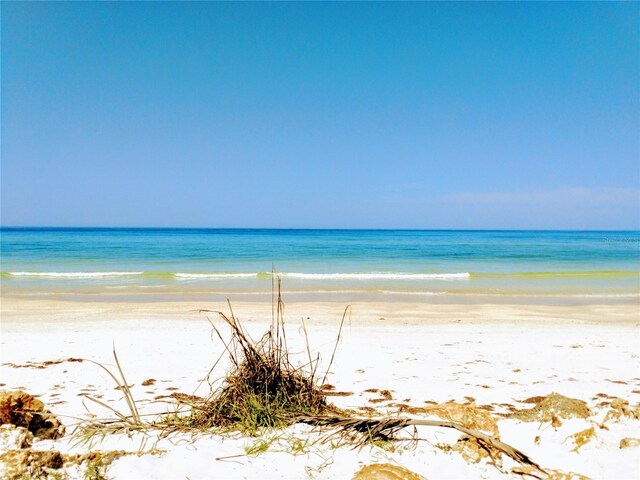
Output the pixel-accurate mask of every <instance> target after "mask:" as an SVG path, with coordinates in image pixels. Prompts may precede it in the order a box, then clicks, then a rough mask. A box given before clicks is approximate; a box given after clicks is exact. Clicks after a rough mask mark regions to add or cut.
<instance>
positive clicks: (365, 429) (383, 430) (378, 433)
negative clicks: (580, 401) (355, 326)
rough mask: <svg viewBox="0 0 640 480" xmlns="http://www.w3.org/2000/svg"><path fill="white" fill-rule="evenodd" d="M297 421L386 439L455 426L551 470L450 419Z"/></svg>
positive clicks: (520, 459)
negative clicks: (414, 429) (417, 428)
mask: <svg viewBox="0 0 640 480" xmlns="http://www.w3.org/2000/svg"><path fill="white" fill-rule="evenodd" d="M297 420H298V422H300V423H305V424H307V425H313V426H317V427H334V428H338V429H339V430H340V431H341V432H348V431H355V432H358V433H362V434H366V435H368V436H369V437H370V438H382V439H387V438H391V437H393V435H394V434H395V433H396V432H398V431H399V430H401V429H403V428H405V427H409V426H423V427H443V428H453V429H455V430H458V431H460V432H462V433H465V434H467V435H469V436H472V437H475V438H477V439H478V440H480V441H482V442H484V443H486V444H488V445H491V446H492V447H494V448H496V449H498V450H500V451H501V452H502V453H504V454H505V455H507V456H509V457H511V458H512V459H514V460H515V461H517V462H519V463H521V464H523V465H531V466H532V467H535V468H537V469H538V470H540V471H541V472H543V473H547V472H545V470H543V469H542V468H541V467H540V466H539V465H538V464H537V463H536V462H534V461H533V460H532V459H531V458H529V456H528V455H526V454H524V453H523V452H521V451H520V450H518V449H516V448H514V447H512V446H511V445H508V444H506V443H504V442H502V441H501V440H498V439H496V438H493V437H491V436H489V435H486V434H484V433H482V432H479V431H478V430H473V429H471V428H467V427H465V426H464V425H462V424H460V423H457V422H449V421H445V420H420V419H415V418H398V417H396V418H393V417H391V418H383V419H371V418H350V417H338V416H326V415H323V416H301V417H298V419H297Z"/></svg>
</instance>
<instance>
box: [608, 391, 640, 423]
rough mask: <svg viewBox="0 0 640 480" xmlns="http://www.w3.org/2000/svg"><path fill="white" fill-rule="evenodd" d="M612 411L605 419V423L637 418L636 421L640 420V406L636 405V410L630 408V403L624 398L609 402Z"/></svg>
mask: <svg viewBox="0 0 640 480" xmlns="http://www.w3.org/2000/svg"><path fill="white" fill-rule="evenodd" d="M609 407H610V410H609V411H608V412H607V414H606V415H605V417H604V420H603V421H602V422H603V423H607V422H608V421H611V420H620V419H621V418H624V417H626V418H632V419H633V418H635V419H636V420H640V404H638V405H636V407H635V408H633V409H632V408H631V407H630V406H629V401H628V400H625V399H623V398H617V397H616V398H614V399H613V400H611V402H609Z"/></svg>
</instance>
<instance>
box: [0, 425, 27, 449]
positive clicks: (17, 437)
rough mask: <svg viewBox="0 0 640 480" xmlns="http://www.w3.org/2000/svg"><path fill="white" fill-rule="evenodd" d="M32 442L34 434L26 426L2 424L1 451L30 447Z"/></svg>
mask: <svg viewBox="0 0 640 480" xmlns="http://www.w3.org/2000/svg"><path fill="white" fill-rule="evenodd" d="M32 442H33V434H32V433H31V432H30V431H29V430H27V429H26V428H24V427H16V426H15V425H12V424H10V423H7V424H5V425H2V426H0V451H6V450H19V449H21V448H29V447H30V446H31V443H32Z"/></svg>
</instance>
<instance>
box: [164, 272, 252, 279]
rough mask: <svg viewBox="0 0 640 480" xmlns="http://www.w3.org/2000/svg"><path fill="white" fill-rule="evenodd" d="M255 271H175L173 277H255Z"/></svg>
mask: <svg viewBox="0 0 640 480" xmlns="http://www.w3.org/2000/svg"><path fill="white" fill-rule="evenodd" d="M257 276H258V274H257V273H176V274H175V277H176V278H178V279H183V280H193V279H198V278H255V277H257Z"/></svg>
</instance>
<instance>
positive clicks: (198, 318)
mask: <svg viewBox="0 0 640 480" xmlns="http://www.w3.org/2000/svg"><path fill="white" fill-rule="evenodd" d="M285 300H286V299H285ZM344 307H345V306H344V305H342V304H338V303H297V304H287V305H286V308H285V320H286V322H287V327H288V330H287V331H288V333H287V335H288V337H287V338H288V342H289V349H290V350H291V352H292V358H293V359H294V361H296V359H299V361H300V363H304V362H305V359H306V358H307V353H306V351H305V347H304V336H303V333H302V329H301V319H302V318H304V319H305V323H306V325H307V329H308V333H309V340H310V344H311V348H312V349H313V350H314V351H317V352H319V353H320V355H321V364H320V365H321V369H322V368H327V366H328V363H329V359H330V357H331V353H332V350H333V348H334V344H335V339H336V335H337V332H338V326H339V322H340V318H341V316H342V312H343V309H344ZM198 308H208V309H213V310H216V309H222V310H226V308H227V307H226V305H224V304H221V303H218V304H202V303H198V304H195V303H194V302H157V303H142V302H141V303H110V302H94V303H89V302H79V301H77V302H63V301H58V300H33V299H25V298H9V297H4V298H3V299H2V312H1V315H2V317H1V318H2V338H1V344H0V347H1V363H2V365H1V366H0V372H1V381H0V383H2V385H1V388H2V390H16V389H21V390H24V391H26V392H28V393H30V394H32V395H35V396H36V397H37V398H39V399H40V400H42V401H43V402H44V403H45V406H46V408H48V409H50V410H51V411H52V412H53V413H54V414H55V415H58V416H59V418H60V419H61V420H62V422H63V423H64V424H65V425H66V426H67V434H66V435H65V436H64V437H63V438H61V439H58V440H37V439H36V440H34V445H33V448H34V449H38V450H50V449H55V450H58V451H60V452H62V453H67V454H68V453H83V452H87V451H89V450H90V449H92V450H94V451H95V450H102V451H109V450H124V451H127V452H138V453H140V452H149V453H146V454H145V453H142V454H140V455H129V456H122V457H120V458H117V459H115V460H114V461H113V462H112V463H111V464H110V465H109V467H108V469H107V475H108V478H114V479H152V478H153V479H160V478H162V479H177V478H189V479H200V478H203V479H204V478H220V479H222V478H225V479H226V478H256V479H262V478H282V479H285V478H287V479H289V478H291V479H293V478H296V479H297V478H345V479H347V478H353V476H354V474H355V473H356V472H357V471H358V470H360V469H361V468H362V467H363V466H365V465H369V464H376V463H384V464H393V465H399V466H402V467H404V468H406V469H409V470H410V471H412V472H414V473H415V474H417V475H421V476H423V477H425V478H428V479H430V480H434V479H449V478H461V479H469V478H483V479H484V478H487V479H493V478H496V479H499V478H536V477H534V476H525V477H522V476H521V475H520V474H519V473H517V472H519V471H521V470H518V468H519V467H518V464H517V463H516V462H514V461H512V460H511V459H509V458H508V457H506V456H504V455H503V456H502V461H501V462H498V463H497V464H494V462H492V461H491V458H490V457H487V458H482V459H480V460H479V461H478V462H477V463H474V461H473V460H470V459H469V458H464V457H463V456H462V455H461V454H460V452H459V451H457V450H455V449H453V450H452V449H451V448H450V446H453V445H454V444H455V443H456V441H457V440H458V438H459V437H461V434H460V432H458V431H455V430H452V429H446V428H435V427H418V430H417V437H418V438H419V440H418V441H417V443H410V442H389V444H388V445H375V446H374V445H367V446H364V447H362V448H358V449H353V448H352V447H351V446H341V447H337V448H336V447H335V445H331V443H330V442H324V443H323V442H321V441H320V440H321V437H322V435H321V434H319V433H317V432H316V431H315V430H313V429H312V428H311V427H309V426H304V425H296V426H293V427H290V428H287V429H285V430H283V431H280V432H268V433H266V434H265V435H264V436H263V437H260V438H251V437H248V436H242V435H239V434H230V435H219V434H214V435H210V434H203V435H199V436H197V437H192V436H191V435H187V434H185V435H174V436H171V437H169V438H164V439H159V438H158V435H157V434H155V433H153V432H149V434H148V435H147V436H143V435H141V434H132V435H131V436H130V437H127V436H126V435H117V436H107V437H106V438H105V439H104V440H102V441H97V440H98V439H95V440H96V444H95V445H92V446H88V445H78V444H77V443H78V438H77V437H75V436H74V434H73V426H74V424H76V423H78V421H79V420H82V419H88V418H90V417H91V415H97V416H98V417H109V416H111V417H113V413H111V412H109V411H108V410H107V409H105V408H103V407H101V406H100V405H98V404H96V403H93V402H90V401H88V400H87V399H85V398H84V397H82V396H81V395H82V394H89V395H92V396H95V397H97V398H99V399H100V401H102V402H105V403H107V404H108V405H110V406H113V407H114V408H116V409H118V410H122V411H126V405H125V403H124V401H123V399H122V394H121V392H120V391H119V390H116V389H115V388H114V387H115V384H114V383H113V380H111V379H110V378H109V376H108V375H107V374H106V373H105V372H104V371H102V370H101V369H100V368H99V367H98V366H96V365H95V364H93V363H91V362H87V361H82V362H80V361H76V359H88V360H93V361H95V362H100V363H103V364H106V365H107V366H109V367H112V366H113V356H112V348H113V347H114V346H115V348H116V350H117V353H118V357H119V359H120V362H121V364H122V367H123V370H124V372H125V374H126V377H127V381H128V382H129V383H130V384H131V385H132V387H131V390H132V393H133V395H134V397H135V399H136V401H137V403H138V406H139V408H140V410H141V413H143V414H155V413H161V412H166V411H167V410H170V409H171V408H172V407H171V404H167V403H164V401H173V400H174V398H175V397H176V395H175V394H188V395H200V396H206V395H207V394H208V393H209V385H208V384H207V383H206V382H202V380H203V379H204V378H205V376H206V375H207V373H208V372H209V369H210V368H211V367H212V365H213V364H214V362H216V360H218V358H219V357H220V356H221V354H223V353H224V352H223V346H222V344H221V342H220V340H219V339H218V338H217V337H216V336H215V335H212V329H211V326H210V324H209V323H208V321H207V319H206V318H205V315H204V314H202V313H198V312H197V311H196V309H198ZM233 308H234V311H235V313H236V315H237V316H238V317H239V318H240V319H241V320H242V321H243V322H244V325H245V327H246V328H247V330H248V331H249V332H250V333H251V335H252V336H254V337H255V338H259V336H260V335H261V333H262V332H264V331H265V330H266V329H267V328H268V325H269V322H270V318H271V305H270V304H268V303H243V302H237V303H234V304H233ZM639 313H640V308H639V306H638V305H628V304H627V305H582V306H541V305H535V306H528V305H429V304H420V303H415V304H410V303H400V302H394V303H381V302H369V303H362V304H354V305H352V310H351V315H350V317H349V319H348V320H347V321H346V322H345V325H344V329H343V331H342V337H341V340H340V342H339V345H338V349H337V353H336V356H335V360H334V362H333V365H332V366H331V370H330V372H329V373H328V375H327V378H326V383H328V384H331V385H332V386H334V387H335V390H333V391H332V392H330V393H333V395H332V396H329V397H328V399H329V401H331V402H333V403H334V404H335V405H336V406H338V407H341V408H346V409H351V410H352V411H354V414H361V415H363V416H374V417H377V416H381V417H384V416H401V417H411V418H435V419H437V418H442V415H441V416H440V417H438V416H437V414H434V412H436V413H437V410H434V409H433V407H434V406H436V405H439V404H443V403H444V402H450V401H452V402H456V403H457V404H465V405H467V406H470V407H471V408H472V409H474V411H475V409H476V408H477V409H479V410H481V411H482V412H486V414H488V415H489V416H490V417H491V418H493V419H494V420H495V422H496V425H497V428H498V431H499V437H500V439H501V440H502V441H504V442H507V443H508V444H510V445H512V446H514V447H515V448H517V449H519V450H521V451H522V452H524V453H526V454H527V455H528V456H530V457H531V458H532V459H533V460H534V461H535V462H537V463H538V464H539V465H540V466H541V467H543V468H544V469H545V470H546V471H547V472H548V473H552V472H556V471H559V472H565V473H566V472H573V473H575V474H579V475H583V476H585V477H587V478H592V479H600V478H602V479H604V478H608V479H624V478H638V471H640V447H638V446H631V447H628V448H621V447H620V444H621V440H623V439H625V438H636V439H637V438H640V419H639V418H638V417H637V414H638V412H639V409H638V403H639V402H640V374H639V373H638V372H640V368H639V367H640V357H639V355H640V348H639V345H640V328H639V323H640V315H639ZM209 317H210V318H211V320H212V321H214V322H217V320H216V319H215V315H211V314H209ZM217 325H218V326H219V327H221V331H222V332H225V330H224V325H222V324H221V323H217ZM224 373H225V365H224V362H223V363H221V364H219V365H218V366H217V367H216V369H215V370H214V372H213V373H212V375H211V378H212V379H215V378H217V379H220V378H222V377H223V376H224ZM143 382H144V383H145V384H146V386H145V385H143ZM381 392H382V393H381ZM553 392H557V393H559V394H561V395H564V396H566V397H570V398H574V399H579V400H583V401H585V402H586V405H587V407H588V409H589V410H590V414H589V415H588V416H587V418H569V419H564V418H556V419H554V421H553V422H552V421H529V422H527V421H523V420H522V419H518V418H514V417H513V415H512V416H511V417H509V415H510V414H511V413H512V412H514V411H516V410H524V409H528V408H531V407H534V403H532V402H534V401H535V399H533V400H531V402H530V403H525V402H524V400H527V399H531V397H545V396H547V395H549V394H551V393H553ZM336 393H337V394H336ZM171 395H173V396H174V398H171ZM177 396H179V395H177ZM617 398H619V399H623V400H625V401H627V402H628V406H626V403H625V402H620V401H617V402H616V401H615V399H617ZM612 402H613V408H612V406H611V403H612ZM620 405H623V407H620ZM430 408H431V409H432V410H429V409H430ZM634 409H635V413H634ZM611 411H613V412H614V413H609V412H611ZM592 428H593V431H591V430H590V429H592ZM585 431H586V432H587V435H586V437H587V439H586V443H585V444H584V445H577V444H576V437H575V434H577V433H580V432H585ZM325 433H326V432H325ZM410 433H411V432H410V431H409V430H408V431H407V435H405V436H408V435H409V434H410ZM259 442H262V443H259ZM579 443H580V442H579ZM624 443H625V442H623V444H624ZM626 443H632V444H633V443H634V442H633V441H626ZM254 447H261V448H258V450H262V449H264V450H265V451H263V452H262V453H259V454H251V451H252V449H255V448H254ZM3 448H8V447H7V446H6V445H5V446H4V447H3ZM248 452H249V453H248ZM74 469H75V470H74ZM514 469H515V470H514ZM66 472H67V474H68V475H71V477H70V478H73V475H77V476H78V477H80V478H82V475H83V473H82V471H81V468H80V467H68V468H67V469H66ZM74 472H75V473H74ZM556 475H560V474H556ZM543 478H544V477H543ZM553 478H583V477H577V476H576V477H571V476H567V477H562V476H556V477H553Z"/></svg>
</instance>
